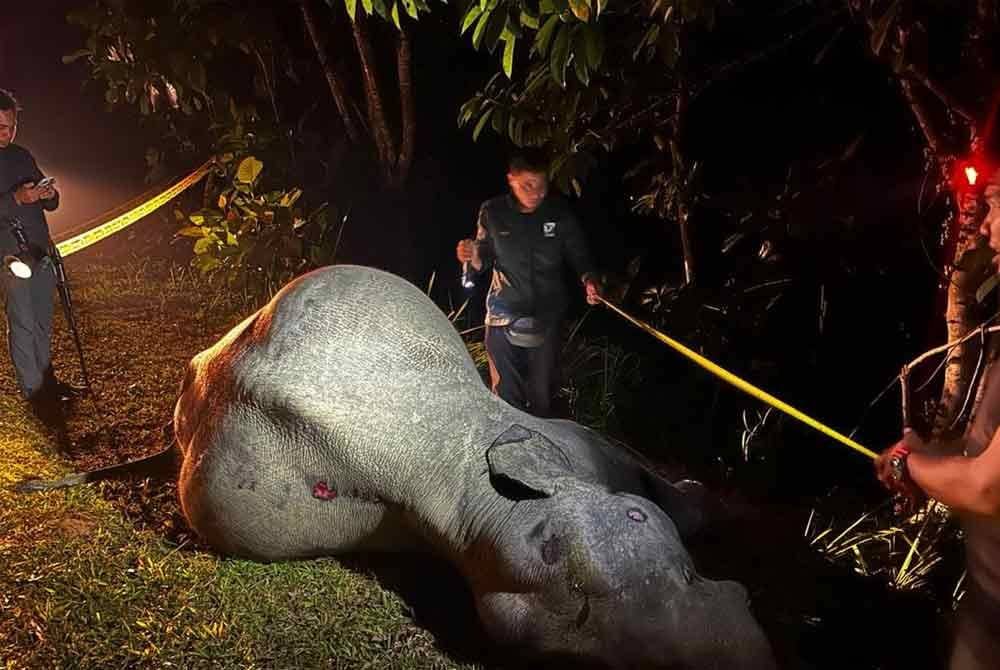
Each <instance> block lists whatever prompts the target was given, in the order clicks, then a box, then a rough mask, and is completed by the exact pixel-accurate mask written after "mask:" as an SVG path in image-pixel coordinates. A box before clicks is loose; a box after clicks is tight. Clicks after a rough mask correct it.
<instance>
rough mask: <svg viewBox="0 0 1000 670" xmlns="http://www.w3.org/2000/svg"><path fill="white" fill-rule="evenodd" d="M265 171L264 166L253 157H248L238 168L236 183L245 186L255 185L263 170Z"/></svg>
mask: <svg viewBox="0 0 1000 670" xmlns="http://www.w3.org/2000/svg"><path fill="white" fill-rule="evenodd" d="M263 169H264V164H263V163H261V162H260V161H259V160H257V159H256V158H254V157H253V156H248V157H246V158H244V159H243V161H242V162H241V163H240V166H239V167H238V168H236V181H238V182H241V183H243V184H253V183H254V182H255V181H257V177H259V176H260V173H261V170H263Z"/></svg>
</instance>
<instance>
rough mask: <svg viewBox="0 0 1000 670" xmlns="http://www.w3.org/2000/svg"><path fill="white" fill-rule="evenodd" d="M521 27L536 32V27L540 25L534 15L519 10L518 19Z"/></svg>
mask: <svg viewBox="0 0 1000 670" xmlns="http://www.w3.org/2000/svg"><path fill="white" fill-rule="evenodd" d="M518 20H519V21H520V22H521V25H522V26H524V27H525V28H531V29H532V30H538V26H539V25H541V24H540V23H539V21H538V17H537V16H536V15H534V14H529V13H528V12H527V11H525V10H521V15H520V16H519V17H518Z"/></svg>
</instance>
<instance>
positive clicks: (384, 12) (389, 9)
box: [326, 0, 431, 30]
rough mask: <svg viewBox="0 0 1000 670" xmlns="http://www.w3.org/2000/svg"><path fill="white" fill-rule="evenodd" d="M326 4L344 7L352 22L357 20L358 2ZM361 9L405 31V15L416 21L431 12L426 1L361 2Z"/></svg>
mask: <svg viewBox="0 0 1000 670" xmlns="http://www.w3.org/2000/svg"><path fill="white" fill-rule="evenodd" d="M326 4H327V5H329V6H330V7H331V8H333V9H336V8H337V7H339V6H343V8H344V9H345V10H346V11H347V15H348V16H349V17H350V18H351V21H355V20H357V17H358V0H326ZM400 6H402V8H403V9H402V11H400ZM361 9H362V11H363V12H364V13H365V15H366V16H378V17H379V18H381V19H383V20H385V21H389V22H391V23H392V24H393V25H394V26H396V28H397V29H398V30H402V29H403V24H402V19H401V17H402V16H403V15H404V14H405V15H406V16H409V17H410V18H411V19H414V20H416V19H418V18H419V17H420V15H421V14H426V13H427V12H429V11H431V8H430V5H429V4H427V2H426V1H425V0H388V1H387V0H361Z"/></svg>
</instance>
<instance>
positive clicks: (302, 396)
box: [37, 266, 774, 670]
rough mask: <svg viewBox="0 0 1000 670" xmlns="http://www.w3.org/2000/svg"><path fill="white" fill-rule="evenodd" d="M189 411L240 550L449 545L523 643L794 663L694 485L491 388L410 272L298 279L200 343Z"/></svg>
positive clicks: (488, 609)
mask: <svg viewBox="0 0 1000 670" xmlns="http://www.w3.org/2000/svg"><path fill="white" fill-rule="evenodd" d="M174 428H175V433H176V440H177V442H176V444H177V447H178V448H179V451H180V455H181V457H182V465H181V471H180V482H179V487H178V488H179V493H180V501H181V505H182V508H183V511H184V515H185V517H186V518H187V520H188V522H189V523H190V525H191V527H192V528H194V529H195V530H196V531H197V532H198V533H199V534H200V535H201V536H202V537H203V538H204V539H205V540H206V541H207V542H208V543H210V544H211V545H212V546H213V547H215V548H216V549H218V550H219V551H220V552H223V553H227V554H232V555H237V556H244V557H249V558H254V559H260V560H268V561H271V560H283V559H293V558H305V557H311V556H324V555H331V554H343V553H346V552H353V551H371V550H377V551H381V550H385V551H393V550H404V549H406V550H408V549H414V548H423V549H428V550H430V551H433V552H435V553H437V554H438V555H441V556H443V557H445V558H446V559H448V560H450V561H451V562H452V563H453V564H454V565H455V566H456V567H457V568H458V569H459V570H460V571H461V573H462V575H463V576H464V577H465V579H466V580H467V582H468V584H469V586H470V588H471V590H472V593H473V595H474V598H475V602H476V607H477V609H478V612H479V615H480V618H481V620H482V623H483V625H484V626H485V628H486V630H487V632H488V633H489V634H490V635H491V637H493V638H494V639H496V640H497V641H498V642H500V643H501V644H505V645H511V646H513V647H516V648H519V649H522V650H530V651H531V652H532V653H537V654H539V655H546V654H554V655H571V656H573V657H576V658H579V659H580V660H590V661H597V662H600V663H603V664H606V665H609V666H613V667H649V668H697V669H699V670H704V669H708V668H720V669H721V668H753V669H756V668H771V667H774V661H773V657H772V654H771V650H770V647H769V644H768V642H767V640H766V638H765V636H764V634H763V632H762V631H761V629H760V627H759V626H758V624H757V623H756V621H755V620H754V619H753V617H752V615H751V613H750V609H749V606H748V602H747V595H746V591H745V590H744V589H743V587H741V586H740V585H738V584H736V583H734V582H714V581H709V580H706V579H703V578H701V577H700V576H699V575H698V573H697V572H696V571H695V569H694V566H693V564H692V560H691V558H690V556H689V555H688V553H687V551H686V550H685V548H684V545H683V544H682V540H681V532H679V530H678V528H679V527H680V529H681V531H683V530H684V529H685V528H687V527H689V526H691V525H693V524H695V523H697V519H698V515H699V510H698V508H697V506H696V505H695V504H693V503H692V502H691V499H690V496H688V495H686V494H685V491H684V489H683V488H680V487H674V486H672V485H671V484H669V483H668V482H666V481H664V480H662V479H660V478H659V477H657V476H655V475H653V474H652V473H650V472H649V471H648V470H647V469H645V468H644V467H642V466H640V465H639V464H638V463H637V462H636V461H635V460H633V459H632V458H630V457H629V456H628V455H627V454H625V453H624V452H623V451H621V450H619V449H617V448H614V447H613V446H612V445H610V444H609V443H608V442H607V441H605V440H604V439H603V438H601V437H600V436H599V435H598V434H597V433H594V432H593V431H590V430H588V429H586V428H584V427H582V426H580V425H578V424H574V423H571V422H567V421H546V420H541V419H537V418H535V417H532V416H530V415H527V414H525V413H522V412H520V411H518V410H516V409H513V408H512V407H510V406H508V405H507V404H505V403H504V402H503V401H501V400H499V399H498V398H496V397H495V396H493V395H492V394H490V393H489V391H488V390H487V389H486V388H485V386H484V385H483V383H482V381H481V380H480V377H479V375H478V373H477V371H476V368H475V366H474V364H473V362H472V360H471V359H470V357H469V355H468V352H467V351H466V348H465V345H464V343H463V342H462V340H461V338H460V337H459V336H458V334H457V333H456V332H455V329H454V327H453V326H452V324H451V323H449V322H448V320H447V319H446V318H445V316H444V315H443V314H442V313H441V311H440V310H439V309H438V308H437V307H436V306H435V305H434V304H433V303H432V302H431V300H430V299H428V298H427V297H426V296H425V295H424V294H423V293H421V292H420V291H419V290H418V289H417V288H416V287H414V286H412V285H411V284H409V283H407V282H405V281H404V280H402V279H400V278H398V277H395V276H393V275H390V274H387V273H385V272H382V271H379V270H375V269H372V268H365V267H357V266H335V267H330V268H324V269H321V270H317V271H315V272H312V273H310V274H308V275H305V276H303V277H300V278H299V279H297V280H295V281H293V282H292V283H290V284H289V285H288V286H286V287H285V288H284V289H283V290H282V291H281V292H280V293H279V294H278V295H277V296H275V298H274V299H273V300H272V301H271V302H270V303H269V304H268V305H266V306H265V307H263V308H262V309H261V310H260V311H258V312H257V313H256V314H254V315H252V316H251V317H249V318H248V319H246V320H245V321H243V322H242V323H241V324H239V325H238V326H236V327H235V328H233V329H232V331H230V332H229V333H228V334H227V335H226V336H224V337H223V338H222V339H221V340H220V341H219V342H218V343H217V344H215V345H214V346H213V347H211V348H210V349H207V350H206V351H203V352H202V353H200V354H198V355H197V356H195V358H194V359H193V360H192V361H191V364H190V366H189V369H188V371H187V375H186V378H185V380H184V383H183V387H182V393H181V396H180V398H179V400H178V401H177V406H176V409H175V413H174ZM70 479H72V478H70ZM70 479H67V480H65V481H64V483H67V482H70ZM80 480H81V479H80V478H79V477H78V478H77V479H76V480H74V481H80ZM37 488H44V486H38V487H37Z"/></svg>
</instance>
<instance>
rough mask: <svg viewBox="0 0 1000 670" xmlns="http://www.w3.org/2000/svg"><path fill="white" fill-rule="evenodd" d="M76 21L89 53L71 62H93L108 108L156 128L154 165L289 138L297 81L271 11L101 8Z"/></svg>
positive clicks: (239, 5) (177, 4)
mask: <svg viewBox="0 0 1000 670" xmlns="http://www.w3.org/2000/svg"><path fill="white" fill-rule="evenodd" d="M69 21H70V22H71V23H73V24H74V25H76V26H78V27H80V28H81V29H82V30H83V31H84V33H85V38H84V40H85V45H84V47H83V48H81V49H79V50H77V51H75V52H74V53H72V54H69V55H67V56H66V57H64V59H63V60H64V61H65V62H74V61H77V60H80V59H86V61H87V63H88V64H89V66H90V77H91V79H92V80H93V81H95V82H96V83H98V84H99V85H101V86H103V88H104V96H105V99H106V101H107V104H108V106H109V108H111V107H119V106H126V107H132V108H134V109H136V110H137V111H138V112H139V113H140V114H141V115H142V117H143V118H145V119H146V120H147V121H148V122H149V123H151V124H154V126H155V127H156V128H157V129H158V130H159V131H160V134H161V136H162V137H163V138H164V142H163V143H161V145H160V146H158V147H156V148H155V149H154V151H153V152H152V153H151V156H152V157H153V158H154V159H155V158H164V157H170V156H172V155H175V154H180V155H191V154H194V155H196V156H197V157H198V158H201V157H202V156H204V155H205V154H207V153H211V152H216V151H232V150H234V148H233V147H232V146H231V145H232V144H233V143H234V142H235V143H238V144H240V143H242V144H246V143H249V142H252V143H253V144H255V145H256V146H257V147H258V149H257V150H258V151H260V150H261V149H260V147H262V146H266V145H268V144H270V143H271V142H273V141H274V140H275V139H276V138H278V137H281V136H282V135H285V134H286V133H283V132H282V130H281V129H280V125H281V112H280V109H279V106H278V100H279V99H280V92H279V90H278V86H279V84H280V82H281V81H283V80H284V81H289V82H293V83H294V82H295V81H297V80H298V75H297V72H296V68H295V61H294V59H292V58H291V57H290V55H289V54H288V52H287V50H286V49H285V47H284V43H283V41H282V36H281V35H280V34H279V33H278V32H277V31H276V29H275V25H276V22H275V21H274V18H273V16H272V15H271V12H270V10H268V9H267V8H265V7H261V6H259V5H256V4H253V3H245V2H240V0H228V1H223V2H217V1H214V0H172V1H171V2H157V3H137V2H121V1H117V0H95V1H94V2H93V3H92V4H91V5H90V6H89V7H86V8H83V9H79V10H75V11H73V12H71V13H70V14H69ZM261 103H263V104H261ZM154 162H155V161H154Z"/></svg>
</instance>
